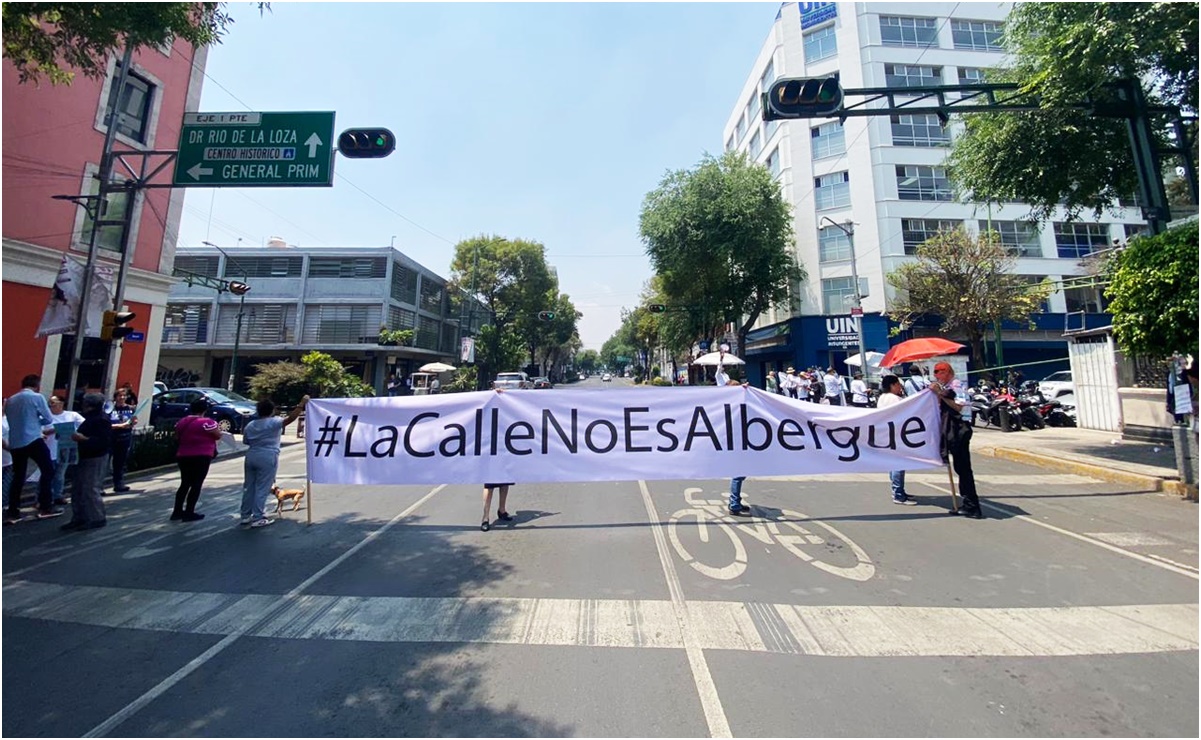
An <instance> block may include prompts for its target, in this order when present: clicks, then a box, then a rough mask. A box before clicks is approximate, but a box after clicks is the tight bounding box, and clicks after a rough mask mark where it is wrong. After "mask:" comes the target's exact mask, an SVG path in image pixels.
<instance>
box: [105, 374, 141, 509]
mask: <svg viewBox="0 0 1201 740" xmlns="http://www.w3.org/2000/svg"><path fill="white" fill-rule="evenodd" d="M136 410H137V409H136V408H135V407H134V406H132V405H131V404H130V403H129V394H128V393H127V392H126V390H125V389H124V388H118V389H117V392H116V393H114V394H113V407H112V410H111V411H109V414H108V419H109V421H111V422H112V423H113V449H112V459H113V493H125V492H126V491H128V490H129V486H127V485H125V463H126V461H127V460H128V459H129V450H130V448H132V447H133V428H134V427H136V426H137V425H138V417H136V416H134V415H133V412H134V411H136Z"/></svg>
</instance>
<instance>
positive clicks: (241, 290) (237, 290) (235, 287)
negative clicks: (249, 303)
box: [229, 280, 250, 295]
mask: <svg viewBox="0 0 1201 740" xmlns="http://www.w3.org/2000/svg"><path fill="white" fill-rule="evenodd" d="M229 292H230V293H233V294H234V295H246V294H247V293H249V292H250V286H249V285H247V284H246V283H240V282H238V281H237V280H230V281H229Z"/></svg>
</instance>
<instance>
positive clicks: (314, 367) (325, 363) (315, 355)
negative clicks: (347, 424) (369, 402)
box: [300, 351, 373, 398]
mask: <svg viewBox="0 0 1201 740" xmlns="http://www.w3.org/2000/svg"><path fill="white" fill-rule="evenodd" d="M300 364H302V365H304V366H305V368H307V370H308V373H307V375H306V377H307V379H308V382H309V388H310V389H311V390H310V391H309V392H310V393H311V394H312V395H313V396H316V397H318V398H361V397H363V396H370V395H373V391H372V389H371V386H369V385H367V384H366V383H364V382H363V381H362V380H360V379H359V378H356V377H355V376H353V375H351V374H350V373H348V372H346V368H344V367H342V363H341V362H338V360H336V359H335V358H333V357H332V356H330V355H327V354H326V353H324V352H316V351H313V352H309V353H308V354H306V355H305V356H304V357H301V358H300Z"/></svg>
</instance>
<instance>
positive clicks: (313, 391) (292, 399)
mask: <svg viewBox="0 0 1201 740" xmlns="http://www.w3.org/2000/svg"><path fill="white" fill-rule="evenodd" d="M250 394H251V396H252V397H254V398H270V399H271V400H273V401H275V403H276V404H277V405H280V406H295V405H296V404H298V403H300V399H301V397H302V396H304V395H305V394H309V395H311V396H313V397H314V398H359V397H362V396H370V395H372V394H373V392H372V389H371V386H369V385H367V384H366V383H364V382H363V381H361V380H359V379H358V378H356V377H355V376H353V375H351V374H349V373H347V372H346V368H344V367H342V363H340V362H338V361H337V360H336V359H334V358H333V357H331V356H330V355H327V354H325V353H324V352H309V353H308V354H306V355H305V356H304V357H302V358H301V359H300V362H299V363H296V362H288V361H286V360H285V361H281V362H270V363H264V364H262V365H255V375H254V377H252V378H251V379H250Z"/></svg>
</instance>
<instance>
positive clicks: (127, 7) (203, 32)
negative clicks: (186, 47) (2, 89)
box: [3, 3, 270, 85]
mask: <svg viewBox="0 0 1201 740" xmlns="http://www.w3.org/2000/svg"><path fill="white" fill-rule="evenodd" d="M225 5H226V3H4V8H3V25H4V57H5V58H6V59H8V60H9V61H11V62H12V63H13V66H14V67H16V68H17V73H18V74H19V75H20V80H21V82H22V83H24V82H34V83H37V82H39V81H40V80H41V78H42V77H43V75H44V76H45V77H46V78H47V79H49V80H50V82H51V84H55V85H59V84H70V83H71V81H72V80H73V79H74V78H75V72H76V71H79V72H83V73H84V75H86V76H88V77H93V78H100V77H103V76H104V74H105V71H106V69H107V62H108V55H109V54H110V53H112V52H113V51H115V50H117V49H119V48H123V47H125V46H131V47H132V48H134V49H135V50H136V49H140V48H143V47H147V46H151V47H153V46H163V45H164V44H170V43H171V42H172V41H173V40H174V39H176V38H180V39H183V40H184V41H187V42H188V43H190V44H191V45H192V46H195V47H201V46H208V45H210V44H217V43H220V42H221V37H222V36H224V35H225V33H226V32H227V31H228V29H229V26H230V24H232V23H233V22H234V20H233V18H231V17H230V16H229V15H228V14H227V13H226V12H225ZM258 6H259V12H263V11H264V10H267V9H269V8H270V4H269V3H259V4H258Z"/></svg>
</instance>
